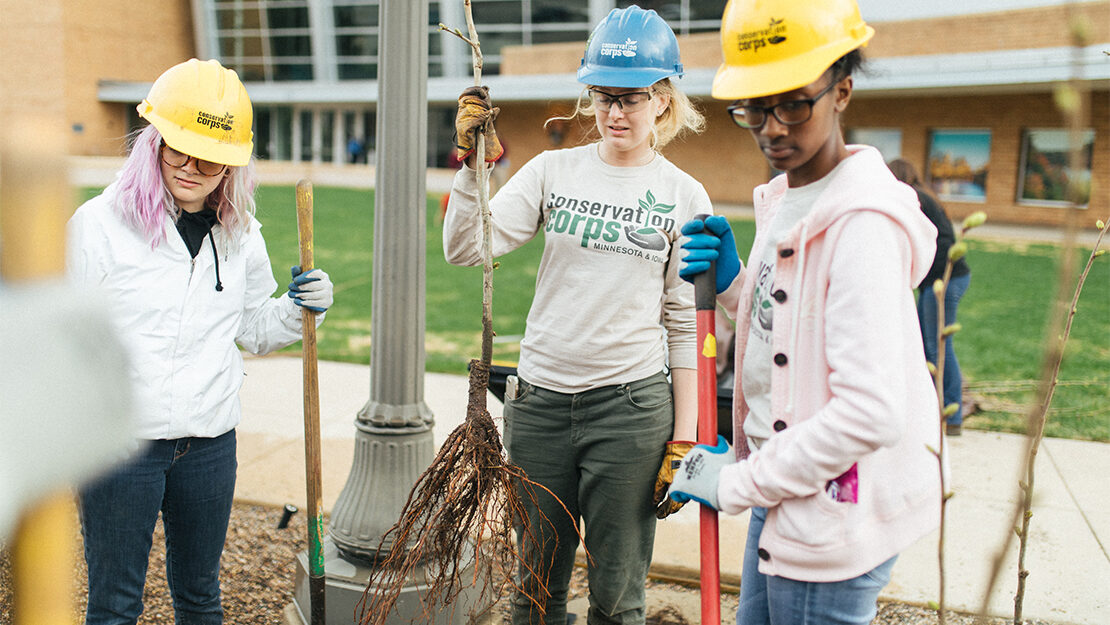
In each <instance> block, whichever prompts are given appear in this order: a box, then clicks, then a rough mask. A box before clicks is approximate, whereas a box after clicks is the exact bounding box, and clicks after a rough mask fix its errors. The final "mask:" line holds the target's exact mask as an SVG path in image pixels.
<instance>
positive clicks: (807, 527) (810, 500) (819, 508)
mask: <svg viewBox="0 0 1110 625" xmlns="http://www.w3.org/2000/svg"><path fill="white" fill-rule="evenodd" d="M850 506H852V504H849V503H838V502H836V501H833V500H832V499H830V498H829V496H828V494H827V493H825V492H823V491H822V492H820V493H816V494H814V495H810V496H809V497H806V498H804V499H789V500H787V501H784V502H783V503H781V504H780V505H779V506H778V508H777V510H776V514H775V517H776V519H775V526H776V529H777V532H778V534H779V535H780V536H782V537H783V538H784V539H786V540H789V541H791V542H795V543H798V544H800V545H805V546H807V547H808V548H810V549H815V550H824V549H832V548H838V547H840V546H841V545H840V542H841V541H842V540H843V538H844V523H845V522H846V519H847V516H848V511H849V509H850V508H849V507H850Z"/></svg>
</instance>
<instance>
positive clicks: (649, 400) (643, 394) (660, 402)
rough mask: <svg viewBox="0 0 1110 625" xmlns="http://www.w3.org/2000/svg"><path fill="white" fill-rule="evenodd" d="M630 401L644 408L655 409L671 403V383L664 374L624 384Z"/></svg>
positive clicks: (626, 395)
mask: <svg viewBox="0 0 1110 625" xmlns="http://www.w3.org/2000/svg"><path fill="white" fill-rule="evenodd" d="M624 393H625V397H626V398H628V403H630V404H632V405H633V406H635V407H637V408H641V409H643V410H653V409H656V408H661V407H663V406H667V405H669V404H670V403H671V401H672V398H671V385H670V384H669V383H667V380H666V378H665V377H663V374H659V375H658V376H652V377H650V378H647V379H645V380H641V381H639V382H633V383H632V384H626V385H625V386H624Z"/></svg>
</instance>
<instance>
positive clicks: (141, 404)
mask: <svg viewBox="0 0 1110 625" xmlns="http://www.w3.org/2000/svg"><path fill="white" fill-rule="evenodd" d="M261 227H262V226H261V224H260V223H258V221H257V220H255V219H253V218H252V219H251V223H250V227H249V232H248V233H247V234H246V235H245V236H243V237H242V239H241V240H240V241H239V245H238V246H231V247H232V248H236V247H237V249H227V248H228V246H227V245H220V244H219V242H220V241H221V239H222V237H221V236H220V229H221V227H220V226H219V225H217V226H215V227H214V228H213V234H215V235H216V236H215V240H216V241H217V243H218V246H217V249H218V250H219V254H220V257H219V277H220V281H221V282H222V284H223V290H222V291H217V290H216V288H215V287H216V269H215V260H216V259H215V257H214V254H213V251H212V247H211V243H210V241H209V240H208V239H207V237H206V239H205V241H204V244H203V245H202V247H201V249H200V251H199V252H198V253H197V256H196V258H195V259H194V258H191V257H190V256H189V252H188V250H187V249H186V247H185V243H184V241H182V239H181V236H180V235H179V234H178V233H177V230H176V227H175V225H174V223H173V222H172V220H170V219H166V220H165V225H164V228H165V241H163V242H162V243H161V244H159V245H158V246H157V247H153V248H152V247H151V243H150V241H149V240H147V238H146V237H145V236H144V235H143V234H142V233H141V232H139V231H137V230H136V229H134V228H132V227H131V226H129V225H127V224H126V223H124V221H123V220H122V219H121V217H120V214H119V211H118V210H117V207H116V185H115V184H112V185H111V186H109V187H108V188H107V189H105V191H104V193H102V194H101V195H98V196H97V197H95V198H93V199H91V200H89V201H88V202H85V204H83V205H82V206H81V207H80V208H78V209H77V212H76V213H74V215H73V217H72V218H70V220H69V227H68V230H69V242H68V246H67V247H68V262H67V265H68V273H69V276H70V278H71V279H72V280H74V281H76V282H79V283H82V284H86V285H89V286H91V287H94V288H97V289H100V290H101V292H103V293H104V294H105V297H106V298H107V299H108V305H109V307H110V310H111V312H112V317H113V321H114V323H115V325H116V327H117V328H118V330H119V332H120V335H121V337H122V339H123V342H124V344H125V345H126V347H127V349H128V352H129V356H130V373H131V380H132V386H133V391H134V393H135V406H136V412H137V418H136V424H137V436H138V437H139V438H141V439H174V438H183V437H190V436H197V437H215V436H219V435H221V434H224V433H225V432H228V431H230V430H231V429H233V428H234V427H235V426H236V425H238V423H239V418H240V407H239V387H240V385H241V384H242V382H243V359H242V356H241V355H240V353H239V350H238V349H237V348H236V343H238V344H239V345H241V346H242V347H243V348H244V349H246V350H248V351H250V352H252V353H255V354H265V353H268V352H270V351H273V350H275V349H279V348H281V347H284V346H286V345H289V344H291V343H293V342H295V341H297V340H299V339H300V338H301V312H300V311H301V309H300V307H298V306H297V305H296V304H295V303H294V302H293V300H292V299H290V298H288V297H285V296H284V294H283V295H281V296H278V297H271V296H272V295H273V293H274V291H275V289H276V288H277V282H276V281H275V280H274V276H273V271H272V269H271V267H270V258H269V256H268V255H267V254H266V243H265V241H263V239H262V233H261V231H260V228H261ZM322 317H323V315H320V316H319V318H318V319H317V323H319V322H320V320H322Z"/></svg>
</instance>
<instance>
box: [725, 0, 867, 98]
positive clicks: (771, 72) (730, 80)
mask: <svg viewBox="0 0 1110 625" xmlns="http://www.w3.org/2000/svg"><path fill="white" fill-rule="evenodd" d="M874 34H875V29H874V28H871V27H870V26H868V25H867V24H866V23H865V22H864V21H863V18H861V17H860V14H859V6H858V5H856V0H729V2H728V5H727V6H726V7H725V13H724V17H722V19H721V50H722V52H723V53H724V59H725V62H724V63H723V64H722V65H721V67H720V68H719V69H718V70H717V75H716V77H714V79H713V91H712V94H713V97H714V98H717V99H720V100H739V99H746V98H759V97H763V96H768V95H773V94H776V93H784V92H786V91H792V90H794V89H798V88H800V87H804V86H806V85H808V84H810V83H812V82H814V81H815V80H817V79H818V78H820V77H821V74H823V73H824V72H825V70H827V69H828V68H829V66H831V65H832V64H833V63H835V62H836V60H837V59H839V58H840V57H842V56H844V55H845V54H847V53H849V52H851V51H852V50H855V49H856V48H859V47H862V46H864V45H867V42H868V40H870V39H871V37H872V36H873V35H874Z"/></svg>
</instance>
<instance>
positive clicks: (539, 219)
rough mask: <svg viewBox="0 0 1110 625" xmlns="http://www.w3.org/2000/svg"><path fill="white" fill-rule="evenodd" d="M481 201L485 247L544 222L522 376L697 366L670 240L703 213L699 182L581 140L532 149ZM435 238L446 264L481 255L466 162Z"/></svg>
mask: <svg viewBox="0 0 1110 625" xmlns="http://www.w3.org/2000/svg"><path fill="white" fill-rule="evenodd" d="M490 210H491V213H492V221H493V224H492V225H493V255H494V256H495V257H496V256H500V255H502V254H505V253H508V252H510V251H512V250H514V249H516V248H518V247H520V246H521V245H523V244H524V243H526V242H528V241H529V240H531V238H532V237H534V236H535V235H536V234H537V233H538V232H539V231H540V230H541V229H542V230H543V233H544V251H543V257H542V259H541V261H540V266H539V271H538V273H537V275H536V292H535V296H534V297H533V300H532V308H531V310H530V311H529V313H528V322H527V328H526V330H525V335H524V339H523V340H522V341H521V344H520V363H519V367H518V370H519V372H520V375H521V377H522V378H524V379H525V380H527V381H528V382H530V383H532V384H535V385H537V386H540V387H543V388H548V389H551V390H555V391H559V392H564V393H576V392H581V391H584V390H589V389H592V388H597V387H600V386H606V385H611V384H623V383H627V382H632V381H634V380H638V379H642V378H645V377H647V376H649V375H652V374H654V373H658V372H659V371H661V370H662V368H663V366H664V360H665V359H666V360H669V364H670V366H671V367H681V368H691V369H692V368H696V366H697V365H696V355H695V349H694V345H695V342H696V338H697V332H696V322H695V313H694V306H693V288H692V287H691V286H690V285H689V284H688V283H686V282H685V281H684V280H682V278H680V277H679V275H678V270H679V264H680V261H681V256H682V250H681V248H680V247H679V245H678V244H679V238H680V237H681V234H680V232H679V230H680V228H681V227H682V224H684V223H685V222H686V221H688V220H689V219H691V218H692V217H693V216H694V215H697V214H699V213H710V212H712V206H711V204H710V201H709V196H708V194H706V192H705V189H704V188H703V187H702V185H701V184H700V183H698V182H697V181H696V180H694V179H693V178H691V177H690V176H689V175H688V174H686V173H684V172H683V171H681V170H680V169H678V168H677V167H675V166H674V165H673V164H672V163H671V162H670V161H668V160H667V159H666V158H664V157H663V156H662V155H659V154H657V155H655V158H654V159H653V160H652V161H651V162H650V163H648V164H647V165H643V166H640V167H613V166H611V165H607V164H606V163H605V162H603V161H602V160H601V158H600V156H599V155H598V148H597V144H590V145H585V146H580V147H576V148H570V149H566V150H554V151H549V152H543V153H541V154H539V155H538V156H536V157H535V158H533V159H532V160H531V161H529V162H528V163H526V164H525V165H524V166H523V167H522V168H521V169H520V170H519V171H518V172H516V173H515V174H514V175H513V177H512V178H510V179H509V181H508V182H507V183H506V184H505V186H504V187H502V188H501V189H500V190H499V191H498V192H497V194H496V195H495V196H494V197H493V198H492V199H491V200H490ZM443 248H444V254H445V256H446V257H447V260H448V262H450V263H452V264H456V265H477V264H479V263H481V222H480V218H479V215H478V209H477V184H476V182H475V179H474V170H472V169H469V168H465V167H464V168H463V169H462V170H460V171H459V172H458V173H457V174H456V176H455V182H454V186H453V187H452V189H451V197H450V201H449V203H448V207H447V214H446V216H445V218H444V228H443ZM664 328H666V333H665V334H664Z"/></svg>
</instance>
